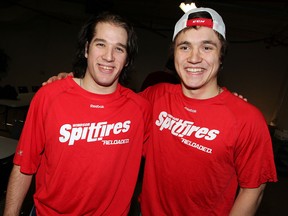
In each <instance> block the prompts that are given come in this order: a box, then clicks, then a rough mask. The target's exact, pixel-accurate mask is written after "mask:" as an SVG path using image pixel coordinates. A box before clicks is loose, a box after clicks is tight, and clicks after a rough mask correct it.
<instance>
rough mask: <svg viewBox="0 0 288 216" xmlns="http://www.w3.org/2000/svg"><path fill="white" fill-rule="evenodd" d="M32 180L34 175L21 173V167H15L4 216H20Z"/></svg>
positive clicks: (11, 176) (10, 180)
mask: <svg viewBox="0 0 288 216" xmlns="http://www.w3.org/2000/svg"><path fill="white" fill-rule="evenodd" d="M31 180H32V175H25V174H23V173H21V172H20V167H19V166H16V165H14V167H13V169H12V172H11V175H10V179H9V183H8V188H7V195H6V203H5V210H4V216H16V215H19V214H20V210H21V206H22V203H23V200H24V198H25V196H26V194H27V191H28V189H29V187H30V184H31Z"/></svg>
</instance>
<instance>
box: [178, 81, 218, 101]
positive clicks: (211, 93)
mask: <svg viewBox="0 0 288 216" xmlns="http://www.w3.org/2000/svg"><path fill="white" fill-rule="evenodd" d="M182 90H183V93H184V95H185V96H187V97H189V98H194V99H202V100H203V99H209V98H212V97H216V96H217V95H219V94H221V92H222V91H223V90H222V88H221V87H220V86H218V85H216V86H215V87H213V88H209V89H205V88H203V87H201V88H196V89H191V88H187V87H185V86H184V85H183V84H182Z"/></svg>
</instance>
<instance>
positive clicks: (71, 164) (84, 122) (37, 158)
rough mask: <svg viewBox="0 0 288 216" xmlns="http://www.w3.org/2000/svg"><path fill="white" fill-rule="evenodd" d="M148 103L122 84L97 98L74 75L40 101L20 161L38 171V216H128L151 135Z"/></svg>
mask: <svg viewBox="0 0 288 216" xmlns="http://www.w3.org/2000/svg"><path fill="white" fill-rule="evenodd" d="M150 109H151V107H150V104H149V102H148V101H146V100H145V99H144V98H142V97H141V96H139V95H137V94H135V93H134V92H132V91H131V90H129V89H127V88H124V87H122V86H121V85H118V87H117V90H116V92H114V93H113V94H109V95H97V94H93V93H90V92H87V91H85V90H83V89H82V88H80V87H79V86H78V85H77V84H76V83H75V82H74V81H73V80H72V79H71V78H70V77H68V78H66V79H64V80H60V81H57V82H54V83H52V84H49V85H46V86H44V87H42V88H41V89H40V90H39V91H38V92H37V93H36V95H35V96H34V98H33V101H32V103H31V105H30V109H29V112H28V115H27V119H26V122H25V126H24V128H23V132H22V135H21V138H20V141H19V145H18V147H17V150H16V152H17V154H16V155H15V159H14V163H15V164H17V165H20V166H21V172H23V173H27V174H34V173H36V193H35V195H34V201H35V205H36V209H37V213H38V214H39V215H49V216H50V215H60V214H64V215H109V216H110V215H115V216H119V215H127V212H128V211H129V207H130V201H131V197H132V194H133V191H134V187H135V184H136V180H137V175H138V170H139V165H140V159H141V156H142V144H143V143H144V142H145V141H146V140H147V138H148V136H149V131H150V130H149V128H148V127H149V123H150V122H151V120H150V115H151V110H150Z"/></svg>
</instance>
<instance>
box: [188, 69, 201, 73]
mask: <svg viewBox="0 0 288 216" xmlns="http://www.w3.org/2000/svg"><path fill="white" fill-rule="evenodd" d="M186 70H187V71H188V72H193V73H197V72H202V71H203V69H201V68H187V69H186Z"/></svg>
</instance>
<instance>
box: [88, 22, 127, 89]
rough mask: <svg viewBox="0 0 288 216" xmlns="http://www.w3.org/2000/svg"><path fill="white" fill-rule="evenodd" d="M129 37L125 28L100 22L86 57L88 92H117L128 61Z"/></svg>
mask: <svg viewBox="0 0 288 216" xmlns="http://www.w3.org/2000/svg"><path fill="white" fill-rule="evenodd" d="M127 39H128V35H127V32H126V30H125V29H124V28H122V27H120V26H117V25H115V24H112V23H108V22H99V23H98V24H97V25H96V27H95V34H94V37H93V39H92V40H91V43H90V44H87V47H86V53H85V57H86V58H87V70H86V73H85V76H84V79H83V85H84V87H85V89H86V90H88V91H91V92H94V93H100V94H108V93H112V92H114V91H115V90H116V88H117V84H118V79H119V75H120V73H121V71H122V69H123V67H124V66H125V65H126V61H127V50H126V48H127Z"/></svg>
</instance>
